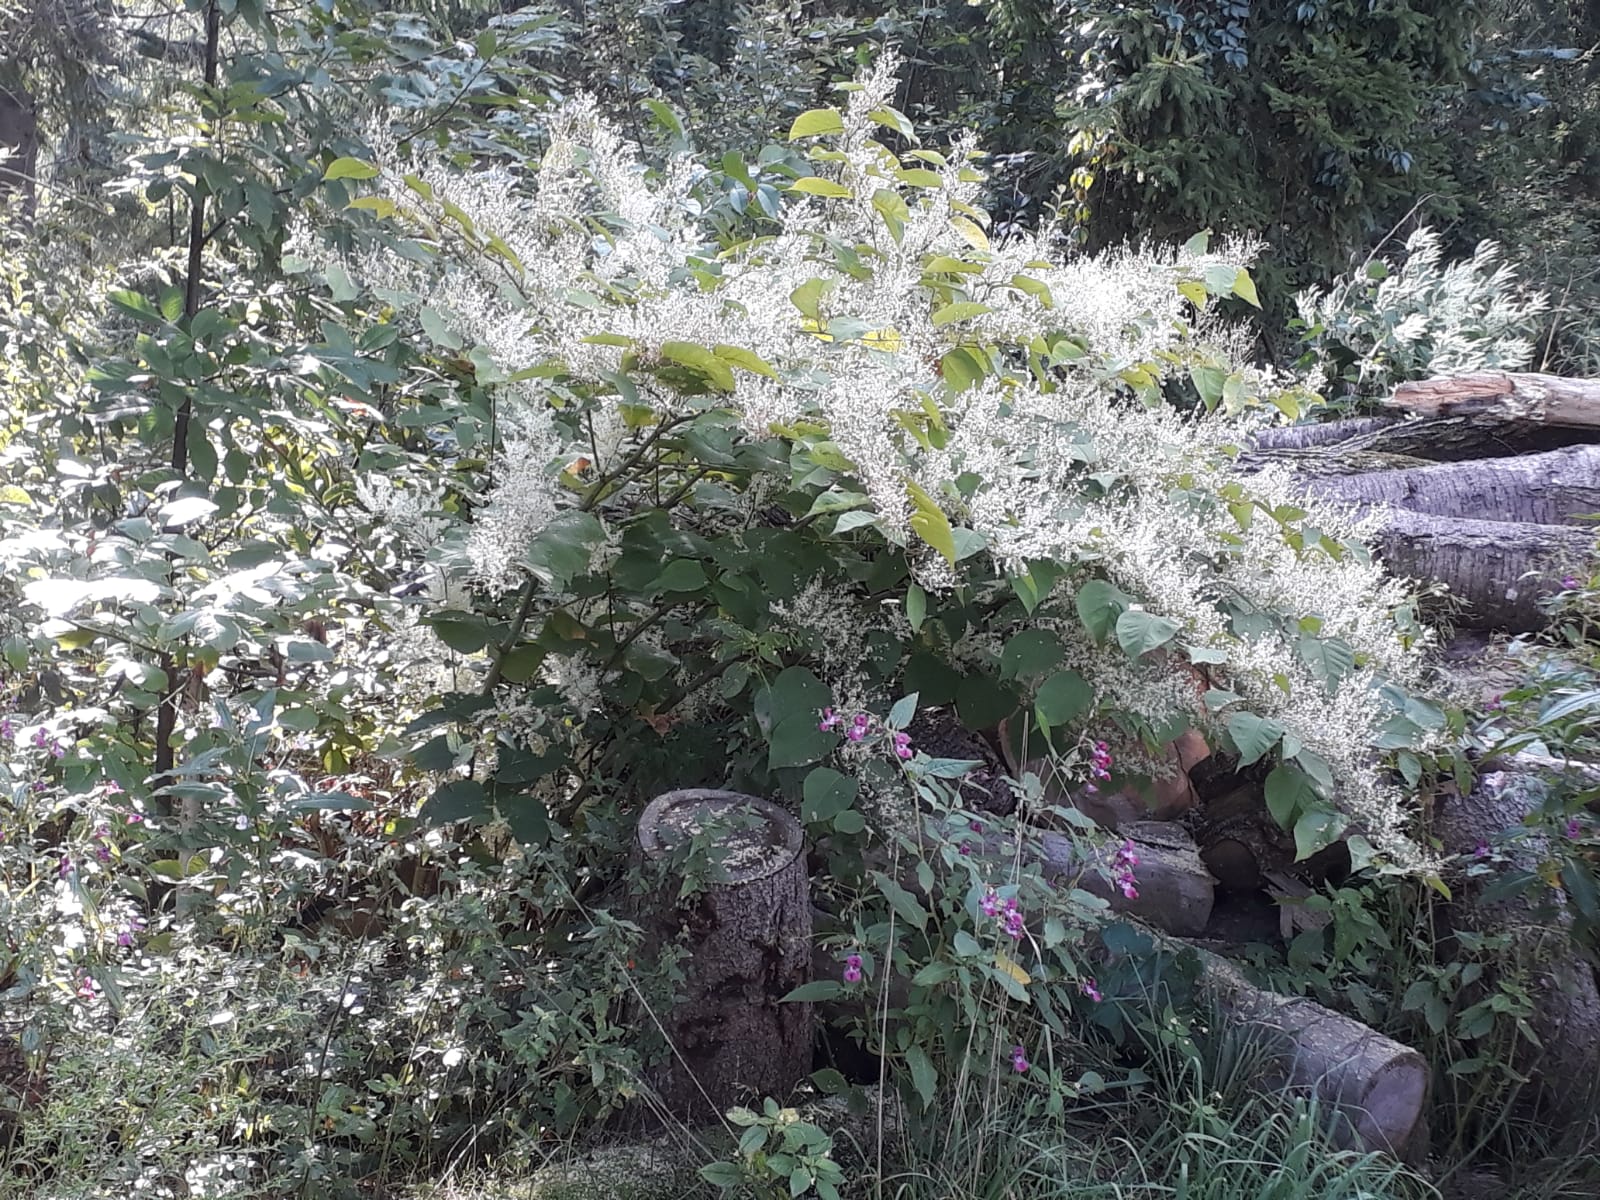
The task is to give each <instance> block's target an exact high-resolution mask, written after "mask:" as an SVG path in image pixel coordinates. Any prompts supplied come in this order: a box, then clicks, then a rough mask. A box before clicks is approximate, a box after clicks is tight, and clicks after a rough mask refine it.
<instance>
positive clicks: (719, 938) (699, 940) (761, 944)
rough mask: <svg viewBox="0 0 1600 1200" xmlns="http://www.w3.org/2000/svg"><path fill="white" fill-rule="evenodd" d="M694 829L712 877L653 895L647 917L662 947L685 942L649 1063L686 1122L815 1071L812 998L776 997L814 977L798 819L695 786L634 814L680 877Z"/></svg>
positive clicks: (783, 1092)
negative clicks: (709, 857) (676, 899)
mask: <svg viewBox="0 0 1600 1200" xmlns="http://www.w3.org/2000/svg"><path fill="white" fill-rule="evenodd" d="M697 834H698V835H700V837H699V838H698V839H697V842H698V844H701V845H703V844H704V843H705V842H706V840H707V839H708V838H709V839H710V841H711V844H712V846H713V847H714V850H713V861H714V862H715V860H717V859H720V862H715V867H714V871H715V876H716V877H715V878H714V879H712V880H710V881H709V882H708V884H707V886H706V887H705V890H703V891H700V892H698V893H697V894H696V895H694V896H693V897H691V898H690V899H688V900H686V901H683V902H681V903H679V904H676V905H674V904H671V903H670V902H668V901H664V900H662V898H660V897H656V900H657V904H656V907H655V908H654V909H653V910H652V911H651V912H650V913H648V914H646V916H645V919H644V921H643V922H642V923H643V924H644V925H645V928H646V929H647V931H648V932H649V934H650V935H651V937H652V939H653V940H655V941H657V942H658V943H659V944H662V945H665V944H667V943H668V942H670V941H673V940H681V942H682V943H683V944H684V946H685V948H686V949H687V950H688V951H689V958H688V960H687V961H686V962H684V963H682V964H681V966H682V970H683V973H684V982H683V984H682V991H681V993H680V995H679V996H678V997H677V998H676V1001H675V1002H674V1004H673V1005H672V1007H671V1008H670V1009H669V1010H668V1011H665V1012H659V1013H656V1014H654V1015H655V1017H657V1018H659V1021H660V1025H661V1027H662V1032H663V1033H664V1034H665V1035H666V1039H667V1041H668V1043H669V1054H668V1057H667V1058H666V1059H665V1061H663V1062H662V1063H660V1064H658V1065H657V1066H655V1067H653V1068H651V1070H650V1072H649V1081H650V1083H651V1084H652V1085H653V1086H654V1088H655V1090H656V1092H657V1094H658V1095H659V1096H660V1098H661V1101H662V1103H663V1104H664V1106H665V1107H666V1109H667V1110H668V1111H669V1112H671V1113H672V1115H673V1116H674V1117H676V1118H677V1119H679V1120H680V1121H685V1122H694V1121H702V1120H707V1119H713V1118H716V1117H720V1116H721V1114H722V1113H723V1112H725V1111H726V1110H727V1109H729V1108H731V1107H733V1106H734V1105H736V1104H741V1103H748V1102H750V1101H751V1100H755V1101H759V1100H760V1099H761V1098H762V1097H764V1096H772V1097H774V1098H777V1099H780V1100H781V1099H783V1098H784V1097H786V1096H787V1095H788V1094H789V1093H790V1092H792V1091H793V1090H794V1088H795V1087H796V1085H798V1084H799V1082H800V1081H801V1080H802V1079H804V1078H805V1077H806V1076H807V1075H808V1074H809V1073H810V1071H811V1052H812V1011H811V1005H810V1004H804V1003H800V1004H783V1003H780V1001H781V1000H782V999H783V997H784V996H785V995H787V994H788V993H789V992H791V991H792V990H794V989H795V988H797V987H799V986H800V985H801V984H803V983H806V982H808V981H809V980H810V978H811V887H810V879H809V878H808V877H807V875H806V861H805V855H804V853H803V851H804V841H805V839H804V835H803V833H802V831H801V829H800V825H799V823H798V822H797V821H796V820H795V819H794V818H793V817H791V816H790V815H789V814H788V813H787V812H785V811H784V810H783V809H781V808H779V807H778V806H777V805H775V804H772V803H770V802H768V801H766V800H762V799H758V798H756V797H754V796H745V795H741V794H739V793H737V792H724V791H713V790H709V789H700V788H695V789H690V790H686V791H677V792H668V793H666V794H665V795H663V796H658V797H657V798H656V799H655V800H653V801H651V803H650V805H649V807H647V808H646V809H645V811H644V813H643V815H642V816H641V817H640V818H639V833H638V842H639V850H640V852H641V853H642V854H643V856H644V857H645V859H646V860H651V861H655V862H657V863H661V864H663V865H665V866H666V867H667V869H668V870H669V872H670V873H672V874H677V875H680V877H681V874H682V873H683V866H682V864H683V861H684V860H683V858H682V857H681V856H682V855H683V854H684V853H685V851H686V850H688V849H689V848H690V846H691V839H695V838H696V835H697ZM703 869H704V867H703V865H702V866H699V867H696V866H694V865H692V862H691V865H690V866H689V867H688V870H689V871H694V872H696V873H698V872H699V871H701V870H703ZM643 1019H645V1020H649V1019H650V1014H645V1015H644V1017H643Z"/></svg>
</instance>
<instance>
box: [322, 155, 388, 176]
mask: <svg viewBox="0 0 1600 1200" xmlns="http://www.w3.org/2000/svg"><path fill="white" fill-rule="evenodd" d="M378 173H379V172H378V168H377V167H375V166H373V165H372V164H371V163H369V162H362V161H361V160H360V159H359V158H336V159H334V160H333V161H332V162H331V163H329V164H328V169H327V170H326V171H324V172H323V173H322V178H323V180H324V181H327V180H330V179H376V178H377V177H378Z"/></svg>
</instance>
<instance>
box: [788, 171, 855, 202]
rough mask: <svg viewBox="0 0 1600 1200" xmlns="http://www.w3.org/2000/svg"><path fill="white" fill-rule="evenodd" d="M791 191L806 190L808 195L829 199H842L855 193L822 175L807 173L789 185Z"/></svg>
mask: <svg viewBox="0 0 1600 1200" xmlns="http://www.w3.org/2000/svg"><path fill="white" fill-rule="evenodd" d="M789 190H790V191H791V192H804V193H805V194H806V195H807V196H822V197H824V198H826V199H829V200H842V199H845V198H847V197H849V196H852V195H854V194H855V193H853V192H852V191H851V190H850V189H849V188H847V187H845V186H843V185H842V184H837V183H835V182H834V181H833V180H831V179H824V178H822V176H820V175H807V176H806V177H805V178H803V179H796V180H795V181H794V182H793V183H791V184H790V185H789Z"/></svg>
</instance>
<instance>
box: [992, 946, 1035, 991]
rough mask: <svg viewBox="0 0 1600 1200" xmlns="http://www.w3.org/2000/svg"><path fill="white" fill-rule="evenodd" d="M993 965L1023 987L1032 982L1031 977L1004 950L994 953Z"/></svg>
mask: <svg viewBox="0 0 1600 1200" xmlns="http://www.w3.org/2000/svg"><path fill="white" fill-rule="evenodd" d="M994 965H995V966H996V967H998V968H999V969H1000V970H1002V971H1004V972H1005V973H1006V974H1007V975H1009V976H1011V978H1013V979H1015V980H1016V981H1017V982H1018V983H1020V984H1021V985H1022V986H1023V987H1027V986H1028V985H1029V984H1030V983H1032V982H1033V976H1031V975H1029V974H1028V972H1027V971H1025V970H1023V969H1022V967H1021V965H1020V964H1018V963H1017V962H1016V961H1014V960H1013V959H1012V958H1011V956H1010V955H1008V954H1007V953H1006V952H1005V951H1004V950H996V951H995V952H994Z"/></svg>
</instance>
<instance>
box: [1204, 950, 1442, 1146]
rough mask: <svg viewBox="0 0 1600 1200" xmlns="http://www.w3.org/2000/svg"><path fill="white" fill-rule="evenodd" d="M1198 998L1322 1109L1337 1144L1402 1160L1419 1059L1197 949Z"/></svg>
mask: <svg viewBox="0 0 1600 1200" xmlns="http://www.w3.org/2000/svg"><path fill="white" fill-rule="evenodd" d="M1199 954H1200V961H1201V965H1202V970H1201V976H1200V987H1201V991H1202V993H1203V994H1204V995H1205V996H1206V997H1207V998H1208V999H1209V1000H1210V1001H1211V1002H1212V1003H1213V1004H1214V1005H1215V1006H1216V1007H1217V1009H1218V1011H1219V1013H1220V1014H1221V1016H1222V1019H1223V1021H1224V1023H1225V1024H1226V1025H1228V1026H1229V1027H1230V1028H1232V1029H1234V1030H1235V1031H1237V1032H1239V1033H1242V1034H1243V1035H1245V1036H1246V1037H1249V1038H1252V1039H1254V1040H1257V1041H1258V1042H1259V1043H1260V1044H1261V1045H1262V1046H1263V1047H1264V1048H1265V1049H1266V1050H1267V1051H1268V1052H1270V1053H1271V1055H1272V1058H1273V1061H1274V1064H1275V1066H1276V1069H1277V1071H1278V1072H1279V1073H1280V1074H1281V1083H1282V1085H1283V1086H1285V1087H1289V1088H1297V1089H1303V1090H1305V1091H1307V1092H1309V1093H1311V1094H1313V1095H1315V1096H1316V1097H1317V1099H1318V1100H1319V1101H1321V1103H1322V1105H1323V1106H1324V1112H1325V1115H1326V1116H1327V1117H1328V1118H1329V1120H1330V1122H1331V1125H1332V1128H1331V1132H1332V1133H1333V1135H1334V1137H1335V1139H1336V1140H1337V1141H1338V1142H1339V1143H1340V1144H1342V1145H1344V1146H1347V1147H1350V1148H1354V1149H1360V1150H1368V1151H1374V1150H1376V1151H1383V1152H1385V1153H1388V1154H1393V1155H1395V1156H1397V1157H1405V1156H1406V1155H1407V1154H1408V1153H1409V1152H1410V1151H1411V1150H1412V1149H1413V1148H1414V1142H1415V1140H1416V1138H1417V1136H1418V1134H1419V1132H1420V1131H1421V1129H1422V1125H1423V1114H1424V1111H1425V1109H1426V1106H1427V1099H1428V1084H1429V1072H1428V1064H1427V1062H1426V1061H1425V1060H1424V1059H1423V1057H1422V1055H1420V1054H1418V1053H1417V1052H1416V1051H1415V1050H1413V1049H1412V1048H1411V1047H1409V1046H1405V1045H1402V1044H1401V1043H1399V1042H1397V1041H1395V1040H1394V1039H1393V1038H1389V1037H1385V1036H1384V1035H1383V1034H1381V1033H1379V1032H1377V1031H1376V1030H1374V1029H1372V1028H1370V1027H1368V1026H1366V1025H1363V1024H1361V1022H1359V1021H1355V1020H1352V1019H1351V1018H1349V1017H1346V1016H1344V1015H1342V1014H1340V1013H1336V1012H1334V1011H1332V1010H1331V1009H1327V1008H1324V1007H1323V1006H1322V1005H1320V1004H1318V1003H1316V1002H1315V1001H1313V1000H1306V999H1303V998H1300V997H1295V996H1283V995H1279V994H1277V993H1275V992H1268V991H1264V990H1263V989H1261V988H1258V987H1256V986H1255V985H1254V984H1253V983H1251V982H1250V981H1249V980H1247V979H1246V978H1245V977H1244V976H1243V975H1242V974H1241V973H1240V972H1239V970H1238V968H1237V967H1235V966H1234V965H1233V964H1232V963H1231V962H1229V961H1228V960H1227V959H1225V958H1222V957H1220V956H1218V955H1215V954H1210V953H1208V952H1206V951H1203V950H1202V951H1199Z"/></svg>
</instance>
